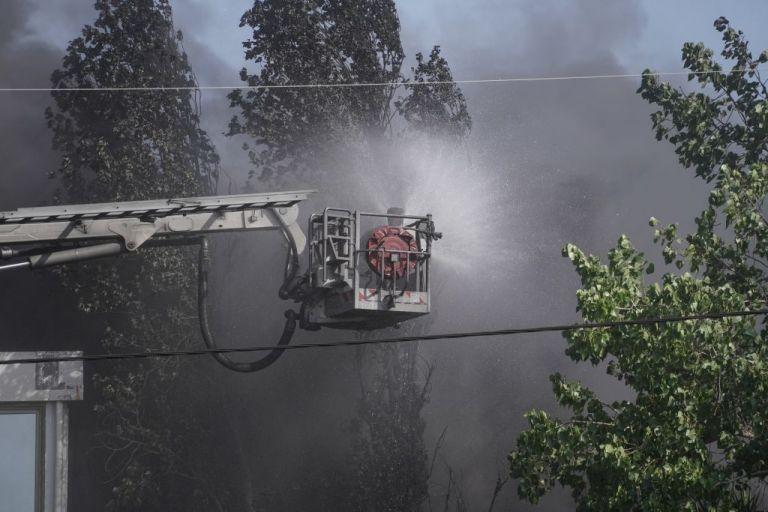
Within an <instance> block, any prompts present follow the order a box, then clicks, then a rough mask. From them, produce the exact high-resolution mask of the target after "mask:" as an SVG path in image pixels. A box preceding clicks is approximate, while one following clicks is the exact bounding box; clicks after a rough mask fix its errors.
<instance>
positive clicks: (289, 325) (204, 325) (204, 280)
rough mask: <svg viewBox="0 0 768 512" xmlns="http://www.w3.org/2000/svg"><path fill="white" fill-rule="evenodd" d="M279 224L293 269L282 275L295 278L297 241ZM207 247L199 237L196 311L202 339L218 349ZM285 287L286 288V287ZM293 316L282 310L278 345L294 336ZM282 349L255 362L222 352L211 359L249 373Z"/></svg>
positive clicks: (267, 361)
mask: <svg viewBox="0 0 768 512" xmlns="http://www.w3.org/2000/svg"><path fill="white" fill-rule="evenodd" d="M276 217H278V218H279V215H276ZM280 220H281V221H282V219H280ZM281 226H282V227H283V228H284V229H283V232H284V233H285V236H286V238H287V239H288V243H289V246H290V247H289V259H288V261H287V264H289V265H291V266H292V267H293V268H291V269H289V268H287V267H286V272H285V276H286V278H287V277H291V278H292V279H294V278H295V276H296V273H297V272H298V263H299V262H298V251H297V249H296V243H295V240H294V239H293V236H291V235H290V232H288V230H287V226H285V224H284V223H281ZM291 253H293V254H294V255H295V256H294V257H291ZM210 259H211V257H210V250H209V248H208V240H207V239H206V238H205V237H201V238H200V252H199V261H198V288H197V310H198V318H199V320H200V332H201V334H202V336H203V341H204V342H205V345H206V347H208V348H209V349H214V350H215V349H217V348H218V347H217V345H216V341H215V340H214V338H213V334H212V333H211V325H210V321H209V318H208V305H207V297H208V266H209V263H210ZM286 283H287V281H286V282H283V286H282V287H281V288H280V290H281V296H282V291H283V288H285V287H287V284H286ZM286 290H287V288H286ZM296 319H297V315H296V313H295V312H294V311H292V310H290V309H289V310H288V311H286V312H285V325H284V326H283V332H282V334H281V335H280V339H279V340H278V342H277V345H278V346H282V345H288V344H289V343H290V342H291V339H292V338H293V333H294V332H295V331H296ZM283 352H285V350H284V349H280V348H276V349H274V350H272V351H270V352H269V353H268V354H267V355H266V356H264V357H262V358H260V359H257V360H256V361H250V362H237V361H233V360H232V359H231V358H229V356H227V355H226V354H222V353H214V354H212V355H213V357H214V359H216V361H218V362H219V363H220V364H221V365H222V366H224V367H226V368H228V369H230V370H233V371H236V372H242V373H250V372H257V371H259V370H263V369H264V368H266V367H268V366H269V365H271V364H272V363H274V362H275V361H277V359H278V358H279V357H280V356H281V355H283Z"/></svg>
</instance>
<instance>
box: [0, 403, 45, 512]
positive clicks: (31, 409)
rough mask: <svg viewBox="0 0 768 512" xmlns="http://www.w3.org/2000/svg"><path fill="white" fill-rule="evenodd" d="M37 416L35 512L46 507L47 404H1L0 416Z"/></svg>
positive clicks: (41, 511)
mask: <svg viewBox="0 0 768 512" xmlns="http://www.w3.org/2000/svg"><path fill="white" fill-rule="evenodd" d="M30 413H32V414H34V415H35V487H34V489H35V504H34V510H35V512H43V510H44V507H45V488H44V479H45V419H46V407H45V402H0V416H3V415H10V414H30Z"/></svg>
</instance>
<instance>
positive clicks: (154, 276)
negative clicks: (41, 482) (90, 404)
mask: <svg viewBox="0 0 768 512" xmlns="http://www.w3.org/2000/svg"><path fill="white" fill-rule="evenodd" d="M95 9H96V12H97V19H96V21H95V22H94V23H93V24H92V25H86V26H85V27H84V28H83V31H82V35H81V36H80V37H77V38H75V39H74V40H72V41H71V43H70V44H69V46H68V48H67V51H66V54H65V56H64V59H63V62H62V67H61V68H60V69H58V70H56V71H54V73H53V75H52V78H51V79H52V83H53V86H54V88H56V89H57V90H56V91H55V92H54V93H53V98H54V100H55V107H54V108H50V109H48V110H47V111H46V118H47V119H48V125H49V127H50V128H51V130H52V131H53V146H54V148H55V149H56V150H58V151H59V152H60V153H61V165H60V166H59V168H58V169H57V170H56V171H54V172H53V173H52V175H53V176H54V177H57V178H59V180H60V191H59V199H60V200H66V201H68V202H100V201H101V202H103V201H124V200H141V199H150V198H153V199H156V198H165V197H174V196H176V197H179V196H194V195H201V194H204V193H210V192H212V191H213V190H214V188H215V182H216V179H217V169H218V156H217V154H216V151H215V149H214V147H213V145H212V143H211V142H210V140H209V139H208V136H207V135H206V134H205V132H204V131H203V130H201V129H200V127H199V119H198V111H197V107H196V101H195V97H194V96H193V93H192V92H191V91H189V90H181V91H132V92H125V91H114V90H98V91H97V90H93V91H87V92H78V93H73V92H71V91H69V92H68V91H66V89H71V88H88V89H98V88H110V87H116V88H120V87H157V86H182V87H194V86H195V84H196V82H195V77H194V74H193V73H192V70H191V67H190V65H189V62H188V61H187V57H186V55H185V53H184V51H183V48H182V46H181V41H182V35H181V32H177V31H175V30H174V28H173V22H172V16H171V14H172V13H171V7H170V4H169V2H168V0H135V1H130V2H128V1H114V0H98V1H97V2H96V3H95ZM61 273H62V279H63V281H64V283H65V285H67V286H68V287H71V288H72V289H73V290H74V291H75V293H76V295H77V297H78V300H79V305H80V308H81V309H82V310H83V311H85V312H88V313H95V314H99V315H100V316H99V317H98V318H105V319H106V321H105V331H104V334H103V338H102V345H103V346H104V348H105V349H106V350H108V351H117V350H128V351H131V350H133V351H136V350H145V349H147V348H149V347H148V346H147V343H148V342H151V343H153V344H154V346H153V347H152V348H155V349H161V350H171V349H179V348H182V347H183V346H184V345H185V344H188V343H190V340H195V339H196V335H197V333H196V330H195V325H196V323H195V321H194V318H195V314H196V313H195V307H194V304H195V281H194V276H195V275H196V274H195V255H194V254H193V253H190V252H189V251H188V250H186V249H179V248H165V249H147V250H145V251H142V254H141V255H136V256H132V255H131V256H126V257H123V258H120V259H119V260H110V261H107V262H99V263H88V264H85V265H79V266H73V267H68V268H66V269H64V270H62V271H61ZM190 319H192V321H190ZM192 370H193V367H192V366H191V365H190V364H188V363H185V362H181V361H171V360H167V361H163V360H146V361H144V362H143V363H135V362H134V363H131V365H130V366H119V365H116V366H113V367H109V370H108V371H107V372H105V373H104V374H97V375H96V376H95V377H94V381H93V382H94V387H95V391H96V392H97V394H98V402H97V404H96V406H95V409H96V411H97V413H98V414H99V416H100V418H101V427H102V429H101V431H100V432H98V433H97V435H96V439H97V440H98V444H97V447H98V448H100V449H101V453H102V454H103V463H104V468H105V472H106V475H104V476H105V478H104V480H107V481H109V482H110V486H111V488H112V500H111V502H110V504H109V507H110V508H111V509H114V510H138V509H141V510H149V509H163V510H167V509H176V508H183V509H185V510H211V509H213V510H217V509H218V510H221V509H222V506H223V505H222V503H221V502H222V500H223V497H221V496H220V494H219V493H218V491H217V489H215V481H214V479H211V478H210V477H209V476H208V473H209V469H210V468H209V467H205V466H203V464H206V460H208V459H209V457H208V455H207V454H206V456H205V457H202V456H200V453H196V452H195V451H194V450H195V447H196V446H199V445H200V442H199V439H200V436H202V435H203V433H204V432H203V430H204V426H203V425H202V423H201V421H200V420H199V418H200V416H201V415H200V414H199V413H197V412H195V411H194V405H195V404H194V403H193V402H192V401H191V400H190V399H189V396H190V393H189V392H188V389H185V387H186V386H188V385H190V382H192V381H193V379H191V378H190V379H189V380H188V381H185V380H183V378H182V377H181V376H180V374H189V373H190V372H191V371H192ZM208 464H210V463H208Z"/></svg>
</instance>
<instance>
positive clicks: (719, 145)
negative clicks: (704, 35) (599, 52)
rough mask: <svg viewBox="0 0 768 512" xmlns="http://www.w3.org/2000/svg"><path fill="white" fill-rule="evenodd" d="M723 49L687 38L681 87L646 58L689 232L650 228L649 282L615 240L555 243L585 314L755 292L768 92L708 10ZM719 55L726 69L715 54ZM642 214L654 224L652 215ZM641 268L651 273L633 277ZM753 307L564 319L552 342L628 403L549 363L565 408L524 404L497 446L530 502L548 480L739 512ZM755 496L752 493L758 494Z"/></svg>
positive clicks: (752, 429)
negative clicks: (661, 320) (686, 86)
mask: <svg viewBox="0 0 768 512" xmlns="http://www.w3.org/2000/svg"><path fill="white" fill-rule="evenodd" d="M715 28H716V29H717V30H718V31H719V32H721V33H722V37H723V42H724V48H723V51H722V52H721V56H722V59H721V60H719V61H718V60H716V59H715V58H714V56H713V52H712V51H711V50H709V49H707V48H705V47H704V45H702V44H700V43H699V44H693V43H686V44H685V45H684V47H683V51H682V55H683V62H684V64H685V66H686V68H687V69H689V70H690V72H691V74H690V75H689V77H688V79H689V81H696V82H698V84H700V86H701V90H700V91H699V92H686V91H684V90H682V89H680V88H675V87H673V86H671V85H670V84H668V83H663V82H661V81H659V79H658V77H657V76H654V75H653V74H652V73H651V72H650V71H648V70H646V72H645V73H644V77H643V80H642V85H641V86H640V88H639V90H638V92H639V93H640V94H641V95H642V97H643V98H644V99H646V100H647V101H648V102H650V103H651V104H652V105H655V106H656V107H657V108H658V110H657V111H656V112H654V113H653V114H652V116H651V118H652V121H653V126H654V129H655V131H656V138H657V139H659V140H667V141H669V142H670V143H671V144H673V146H674V147H675V151H676V152H677V155H678V157H679V160H680V163H681V164H682V165H683V166H684V167H686V168H690V169H693V170H694V171H695V174H696V176H697V177H698V178H701V179H703V180H705V181H706V182H707V183H709V184H710V186H711V191H710V194H709V204H708V206H707V208H706V209H705V210H704V211H703V212H702V213H701V214H700V215H699V216H698V217H697V219H696V224H697V229H696V231H695V232H693V233H691V234H689V235H687V236H685V237H680V236H679V235H678V232H677V226H676V225H670V226H666V227H657V229H656V231H655V241H656V242H658V243H659V244H661V246H662V248H663V256H664V260H665V261H666V263H667V264H672V263H674V264H675V266H676V268H677V269H679V270H678V271H676V272H670V273H666V274H664V275H663V276H661V278H660V280H655V279H652V278H651V277H647V276H646V274H650V275H653V274H654V272H655V270H654V267H653V264H652V263H650V262H649V261H648V260H647V259H646V258H645V256H644V255H643V254H642V253H639V252H638V251H637V250H635V249H634V248H633V247H632V245H631V244H630V242H629V240H628V239H627V238H626V237H621V238H620V239H619V242H618V245H617V246H616V247H615V248H614V249H612V250H611V251H610V252H609V254H608V262H607V264H604V263H602V262H601V261H600V259H599V258H597V257H595V256H588V255H585V254H584V253H583V252H582V251H580V250H579V249H578V248H576V247H574V246H572V245H568V246H567V247H566V248H565V249H564V255H565V256H567V257H568V258H569V259H570V260H571V261H572V262H573V264H574V266H575V267H576V271H577V273H578V274H579V276H580V277H581V282H582V287H581V289H580V290H579V291H578V292H577V298H578V310H579V311H580V312H581V314H582V316H583V317H584V319H585V320H586V321H590V322H602V321H611V320H617V319H633V318H646V317H659V316H669V315H678V314H697V313H706V312H712V311H734V310H743V309H752V308H754V309H757V308H764V307H765V302H766V299H767V298H768V296H767V295H766V289H765V284H766V280H768V274H766V271H768V221H767V220H766V217H765V215H764V211H765V210H764V208H765V199H766V192H768V163H767V162H766V150H767V149H768V91H766V85H765V82H764V81H763V80H762V79H761V77H760V72H761V70H760V68H759V66H760V65H761V64H763V63H765V62H766V61H768V53H767V52H763V53H762V54H760V55H759V56H758V57H754V56H753V55H752V53H751V52H750V50H749V48H748V44H747V41H746V40H745V39H744V36H743V34H742V33H741V32H740V31H737V30H735V29H733V28H732V27H731V26H730V25H729V23H728V20H726V19H725V18H719V19H718V20H717V21H716V22H715ZM727 66H730V67H727ZM651 224H652V225H654V226H655V225H656V221H655V219H651ZM646 280H650V281H651V282H647V281H646ZM767 334H768V333H767V332H766V326H765V323H764V322H763V320H762V319H759V320H755V319H754V318H729V319H724V320H703V321H687V322H679V323H668V324H657V325H642V326H628V327H620V328H619V327H617V328H610V329H595V330H579V331H574V332H571V333H568V334H567V335H566V336H565V337H566V339H567V341H568V348H567V350H566V353H567V354H568V356H570V357H571V358H572V359H573V360H575V361H589V362H591V363H592V364H593V365H601V367H605V368H606V370H607V372H608V374H609V375H612V376H615V377H616V378H618V379H619V380H621V381H622V382H624V383H625V384H626V385H627V386H628V387H629V388H630V389H631V390H632V391H633V393H634V395H635V398H634V399H633V400H623V401H617V402H613V403H605V402H604V401H601V400H600V398H599V397H598V396H597V394H596V393H595V392H593V391H591V390H589V389H587V388H586V387H585V386H583V385H582V384H580V383H578V382H568V381H566V380H565V379H564V378H563V377H562V376H561V375H553V376H552V378H551V380H552V384H553V388H554V393H555V396H556V398H557V400H558V402H559V403H560V404H561V405H562V406H564V407H565V408H567V409H568V410H569V411H570V414H569V415H568V417H566V418H565V419H561V418H558V417H555V416H552V415H549V414H547V413H546V412H544V411H538V410H534V411H531V412H529V413H528V415H527V418H528V422H529V428H528V429H527V430H526V431H524V432H523V433H522V434H521V435H520V436H519V438H518V441H517V448H516V450H514V451H513V452H512V453H511V454H510V465H511V474H512V476H514V477H516V478H518V479H519V486H518V493H519V495H520V496H521V497H522V498H525V499H527V500H529V501H531V502H536V501H538V500H539V498H540V497H541V496H543V495H544V494H545V493H546V492H548V491H549V490H550V489H551V488H552V487H553V486H554V485H555V484H557V483H559V484H561V485H563V486H565V487H568V488H570V489H571V492H572V494H573V498H574V500H575V501H576V504H577V508H578V509H579V510H593V509H595V510H754V509H756V508H758V507H759V506H761V504H760V496H762V495H763V493H764V492H765V486H766V477H768V428H766V427H768V394H767V393H766V392H767V391H768V344H766V342H765V339H766V335H767ZM762 506H765V503H762Z"/></svg>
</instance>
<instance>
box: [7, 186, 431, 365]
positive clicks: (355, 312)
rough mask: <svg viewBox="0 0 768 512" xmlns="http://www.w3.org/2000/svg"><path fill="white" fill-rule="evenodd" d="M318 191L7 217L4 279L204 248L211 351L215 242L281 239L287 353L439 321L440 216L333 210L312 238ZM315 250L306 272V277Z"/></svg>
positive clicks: (202, 283) (202, 278) (201, 311)
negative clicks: (341, 334) (300, 345)
mask: <svg viewBox="0 0 768 512" xmlns="http://www.w3.org/2000/svg"><path fill="white" fill-rule="evenodd" d="M312 193H313V191H307V190H300V191H289V192H270V193H257V194H239V195H226V196H211V197H188V198H174V199H163V200H152V201H128V202H115V203H100V204H81V205H64V206H46V207H37V208H20V209H17V210H13V211H9V212H0V275H2V272H4V271H11V270H18V269H24V268H27V269H41V268H46V267H52V266H56V265H64V264H73V263H77V262H81V261H86V260H92V259H97V258H106V257H115V256H119V255H121V254H125V253H136V252H139V251H140V250H141V249H142V248H145V247H151V246H155V247H157V246H178V245H196V246H198V247H199V261H198V318H199V322H200V330H201V334H202V337H203V340H204V342H205V343H206V345H207V346H208V347H209V348H217V343H216V341H215V337H214V335H213V333H212V331H211V327H210V321H209V314H208V307H207V300H206V299H207V295H208V269H209V266H210V264H211V251H210V249H209V245H208V236H210V235H214V234H216V233H226V232H230V233H231V232H238V233H239V232H248V231H264V230H278V231H280V232H281V233H282V235H283V237H284V239H285V241H286V242H287V245H288V256H287V258H286V263H285V270H284V280H283V284H282V286H281V287H280V290H279V296H280V298H281V299H283V300H290V301H293V302H294V303H296V304H298V305H299V311H298V312H295V311H293V310H288V311H287V312H286V321H285V325H284V328H283V332H282V334H281V336H280V338H279V340H278V342H277V345H278V346H283V345H287V344H288V343H290V341H291V339H292V337H293V334H294V332H295V330H296V328H297V327H300V328H302V329H307V330H317V329H320V328H322V327H335V328H342V329H357V330H371V329H380V328H384V327H389V326H394V325H398V324H399V323H400V322H403V321H405V320H409V319H412V318H416V317H419V316H422V315H426V314H428V313H429V312H430V277H431V276H430V258H431V251H432V242H433V241H435V240H438V239H439V238H440V237H441V236H442V235H441V234H440V233H438V232H437V231H435V225H434V222H433V220H432V216H431V215H428V214H427V215H409V214H406V213H405V212H404V211H403V210H402V209H399V208H391V209H390V210H389V211H388V212H386V213H371V212H361V211H352V210H347V209H342V208H332V207H329V208H325V209H324V210H323V211H322V212H319V213H314V214H312V215H310V216H309V219H308V221H307V231H306V234H305V233H304V231H303V230H302V229H301V227H300V225H299V204H300V203H301V202H302V201H304V200H306V199H307V198H308V197H309V196H310V195H311V194H312ZM305 250H306V253H307V256H306V261H307V268H306V270H305V272H304V273H301V272H300V266H301V264H300V255H301V254H302V253H304V252H305ZM283 352H284V350H282V349H279V348H276V349H275V350H273V351H271V352H269V353H268V354H267V355H266V356H263V357H262V358H260V359H257V360H255V361H249V362H240V361H235V360H233V359H231V358H230V357H229V356H227V355H226V354H221V353H214V354H213V357H215V358H216V359H217V360H218V361H219V362H220V363H221V364H222V365H224V366H225V367H227V368H229V369H231V370H234V371H238V372H254V371H258V370H262V369H264V368H266V367H267V366H269V365H271V364H272V363H274V362H275V361H276V360H277V359H278V358H279V357H280V355H281V354H282V353H283Z"/></svg>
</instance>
